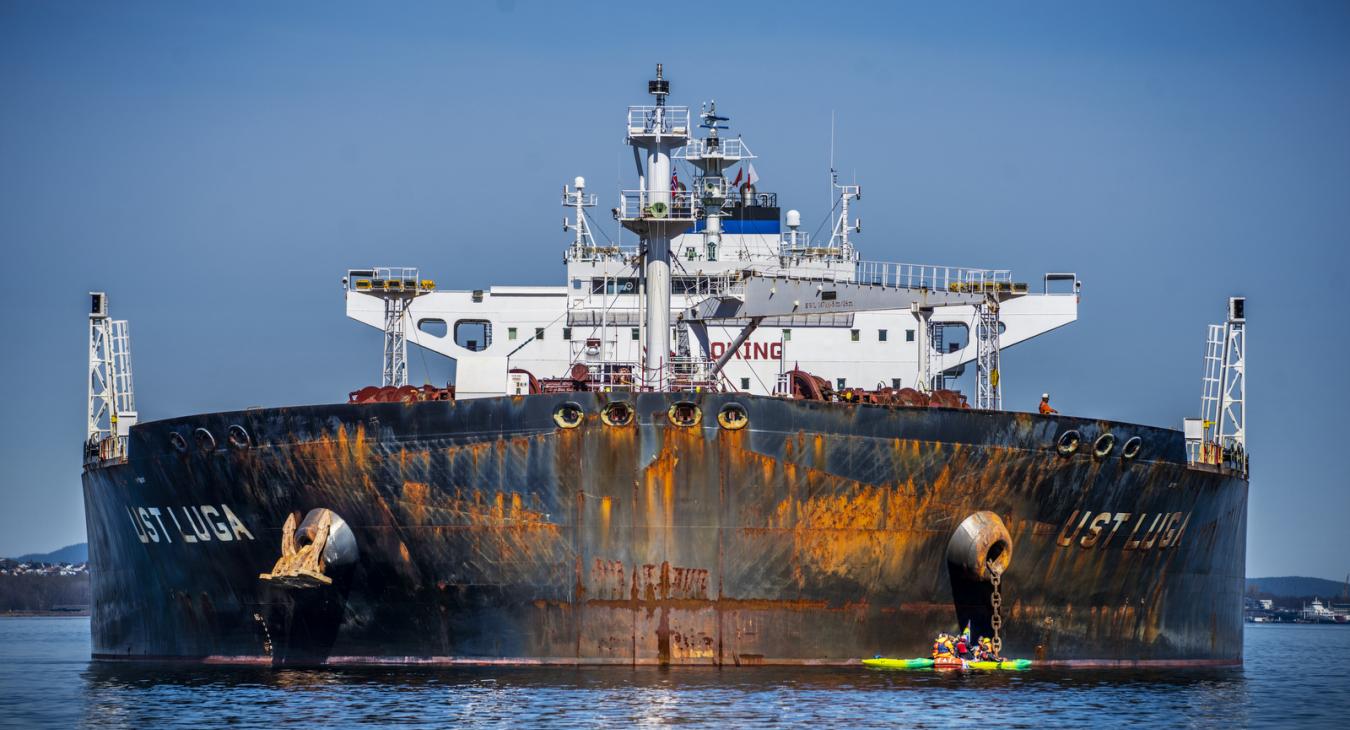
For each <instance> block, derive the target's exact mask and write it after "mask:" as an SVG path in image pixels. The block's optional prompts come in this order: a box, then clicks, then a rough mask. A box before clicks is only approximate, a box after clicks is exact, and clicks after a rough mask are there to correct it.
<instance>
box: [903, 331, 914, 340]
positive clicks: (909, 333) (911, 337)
mask: <svg viewBox="0 0 1350 730" xmlns="http://www.w3.org/2000/svg"><path fill="white" fill-rule="evenodd" d="M913 341H914V330H905V342H913Z"/></svg>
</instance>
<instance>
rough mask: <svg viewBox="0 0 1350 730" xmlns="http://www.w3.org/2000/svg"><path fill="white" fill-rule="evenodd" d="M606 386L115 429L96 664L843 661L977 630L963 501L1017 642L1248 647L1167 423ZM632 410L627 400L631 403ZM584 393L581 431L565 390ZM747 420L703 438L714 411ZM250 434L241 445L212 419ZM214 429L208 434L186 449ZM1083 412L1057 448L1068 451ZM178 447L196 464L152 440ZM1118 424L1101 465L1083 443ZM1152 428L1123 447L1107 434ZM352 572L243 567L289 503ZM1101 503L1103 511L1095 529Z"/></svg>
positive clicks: (1095, 655) (105, 503) (266, 542)
mask: <svg viewBox="0 0 1350 730" xmlns="http://www.w3.org/2000/svg"><path fill="white" fill-rule="evenodd" d="M605 397H606V396H605V394H597V393H574V394H567V395H541V396H525V397H514V398H507V397H503V398H489V399H482V400H472V401H461V402H457V403H456V402H427V403H415V404H406V405H405V404H365V405H347V404H342V405H327V406H312V407H298V408H284V409H264V410H250V411H241V412H232V413H218V414H207V415H202V416H192V417H186V418H179V419H173V420H167V421H160V422H155V423H147V424H142V425H139V426H137V427H135V428H134V429H133V430H132V435H131V441H130V449H129V453H130V460H129V462H128V463H126V464H121V465H114V466H105V467H102V468H92V469H88V470H87V471H86V473H85V477H84V491H85V507H86V514H87V519H88V529H89V547H90V560H91V562H92V567H93V588H94V609H93V620H92V631H93V646H94V653H95V655H96V656H97V657H100V658H131V659H147V658H155V659H163V658H174V659H185V660H192V661H222V662H227V661H236V662H267V663H343V662H459V661H466V662H495V661H505V662H519V663H534V662H549V663H583V664H584V663H623V664H629V663H671V664H724V665H732V664H756V663H834V662H837V663H844V662H850V661H855V660H856V659H858V658H860V657H870V656H872V655H874V654H884V655H893V656H918V655H924V654H926V653H927V652H928V649H929V646H930V644H931V641H932V637H933V635H934V634H935V633H936V632H938V631H940V630H951V629H953V628H955V627H956V626H957V625H958V622H959V623H965V622H966V621H970V622H972V624H973V625H974V626H975V628H976V631H977V632H980V631H981V630H982V629H983V630H984V632H987V631H988V626H989V623H990V608H989V602H988V597H989V591H988V588H987V586H985V585H984V584H982V583H978V582H974V581H971V580H970V579H968V578H967V577H965V576H963V575H961V574H959V573H958V571H956V570H954V569H953V568H952V567H949V564H948V555H947V550H948V543H949V540H950V538H951V536H952V533H953V531H954V530H955V529H956V528H957V526H958V525H959V524H960V523H961V522H962V520H963V519H965V518H966V517H967V516H968V515H970V514H972V513H975V512H978V511H983V510H988V511H992V512H994V513H996V514H997V515H999V516H1000V517H1001V518H1002V520H1003V522H1004V523H1005V524H1006V525H1007V528H1008V530H1009V532H1010V533H1011V537H1012V543H1013V557H1012V561H1011V564H1010V566H1009V568H1008V570H1007V572H1006V574H1005V575H1004V577H1003V580H1002V597H1003V607H1002V610H1001V614H1002V618H1003V630H1002V635H1003V637H1004V641H1005V644H1004V647H1005V650H1004V653H1005V654H1007V655H1010V656H1019V657H1032V658H1041V659H1043V660H1046V661H1063V662H1083V663H1097V662H1107V663H1112V662H1119V663H1126V664H1137V663H1146V664H1147V663H1156V664H1174V663H1175V664H1211V663H1213V664H1222V663H1236V662H1240V661H1241V656H1242V654H1241V652H1242V610H1241V608H1242V606H1241V601H1242V592H1243V589H1244V578H1243V576H1244V568H1245V550H1246V505H1247V483H1246V481H1245V480H1244V479H1242V478H1240V477H1238V476H1235V475H1232V474H1228V473H1224V472H1220V471H1218V470H1214V469H1195V468H1188V467H1187V466H1186V460H1185V458H1184V453H1183V443H1182V439H1181V435H1180V434H1179V433H1177V432H1175V431H1170V430H1164V429H1156V428H1150V427H1143V426H1133V425H1128V424H1120V423H1110V422H1102V421H1087V420H1080V419H1072V418H1064V417H1049V418H1046V417H1040V416H1034V415H1029V414H1015V413H1005V412H982V411H974V410H952V409H937V408H903V407H881V406H867V405H861V406H859V405H847V404H839V403H817V402H806V401H791V400H782V399H774V398H764V397H754V396H742V395H731V394H708V395H702V396H698V397H697V398H696V399H695V400H696V401H697V402H698V403H699V404H700V405H701V406H702V410H703V414H704V416H703V420H702V423H701V424H700V425H699V426H698V427H695V428H681V427H678V426H675V425H672V424H671V422H670V421H669V420H668V418H667V408H668V407H669V405H670V404H671V403H672V402H673V401H676V400H679V399H681V398H682V397H684V396H679V395H676V394H643V395H640V396H633V397H632V398H633V400H632V402H633V403H634V404H635V405H636V410H637V413H638V418H637V423H636V424H634V425H630V426H627V427H614V426H609V425H606V424H604V423H602V422H601V420H600V419H599V418H598V417H597V414H598V412H599V410H600V408H601V405H602V404H603V403H604V402H605ZM624 397H629V396H624ZM564 401H575V402H576V403H579V404H580V405H581V406H582V409H583V410H584V411H585V413H586V414H587V415H586V418H585V420H584V422H583V423H582V424H581V425H580V426H579V427H576V428H572V429H564V428H559V427H558V426H557V425H556V424H555V421H554V410H555V408H556V407H557V406H558V405H559V404H560V403H562V402H564ZM733 401H734V402H737V403H740V404H742V405H744V407H745V409H746V411H747V413H748V416H749V426H748V427H747V428H745V429H743V430H727V429H724V428H721V427H720V426H719V425H718V423H717V420H716V418H715V417H714V416H715V414H716V413H717V412H718V409H719V408H721V406H722V405H723V404H725V403H727V402H733ZM231 425H239V426H242V427H243V428H244V429H245V430H246V431H247V433H248V437H249V441H250V445H249V446H248V447H247V448H238V447H236V446H232V445H231V444H230V443H229V442H228V439H227V438H226V437H225V436H226V434H227V433H228V429H229V427H230V426H231ZM197 428H205V429H206V430H207V431H209V432H210V433H212V434H213V435H214V437H215V439H216V440H217V441H218V442H219V443H218V444H217V445H216V446H215V447H214V448H209V444H208V448H203V447H200V446H199V445H198V443H197V442H196V440H195V439H194V438H193V433H194V429H197ZM1071 428H1072V429H1077V430H1078V431H1079V432H1081V434H1082V435H1083V437H1084V444H1085V446H1084V447H1083V448H1080V449H1079V451H1078V453H1075V454H1073V455H1071V456H1067V457H1066V456H1063V455H1061V454H1059V453H1057V452H1056V449H1055V441H1056V438H1057V437H1058V436H1059V434H1060V433H1061V432H1063V431H1064V430H1066V429H1071ZM173 432H179V433H181V434H182V435H183V436H185V441H186V443H187V449H186V450H185V451H183V452H180V451H179V450H177V449H175V447H174V446H172V445H171V443H170V434H171V433H173ZM1105 432H1110V433H1112V434H1114V435H1115V436H1116V447H1115V449H1114V451H1113V453H1111V454H1109V455H1107V456H1105V457H1102V458H1097V457H1095V456H1094V455H1093V454H1092V449H1091V447H1090V444H1092V442H1093V439H1095V437H1096V436H1097V434H1099V433H1105ZM1135 435H1138V436H1140V437H1142V440H1143V449H1142V451H1141V453H1140V455H1139V456H1138V457H1137V458H1134V459H1125V458H1123V457H1122V456H1121V455H1120V452H1121V447H1120V444H1122V443H1124V441H1125V440H1126V439H1128V438H1130V437H1132V436H1135ZM317 507H326V508H329V509H331V510H333V511H334V512H336V513H337V514H339V515H341V516H342V517H343V518H344V519H345V520H346V522H347V523H348V524H349V525H350V526H351V528H352V530H353V532H354V534H355V536H356V538H357V543H358V545H359V550H360V555H359V559H358V560H357V561H356V563H355V564H354V565H352V566H349V567H347V568H342V569H336V570H334V571H333V573H332V576H331V577H332V579H333V584H332V585H331V586H326V587H321V588H311V589H296V588H291V589H287V588H280V587H277V586H274V585H272V584H269V583H267V582H265V581H262V580H260V579H259V574H260V573H265V572H268V571H269V570H270V569H271V568H272V566H273V564H274V563H275V562H276V560H277V558H278V556H279V549H280V543H281V527H282V524H283V523H284V521H285V519H286V516H287V515H288V514H289V513H291V512H292V511H295V510H299V511H301V512H304V511H307V510H310V509H312V508H317ZM1103 516H1106V521H1105V522H1103V520H1102V517H1103Z"/></svg>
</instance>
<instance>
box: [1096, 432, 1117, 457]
mask: <svg viewBox="0 0 1350 730" xmlns="http://www.w3.org/2000/svg"><path fill="white" fill-rule="evenodd" d="M1114 448H1116V437H1115V436H1112V435H1111V434H1109V433H1104V434H1102V435H1100V436H1098V437H1097V440H1096V441H1093V442H1092V455H1093V456H1095V457H1097V458H1098V459H1105V458H1106V457H1107V456H1110V455H1111V450H1112V449H1114Z"/></svg>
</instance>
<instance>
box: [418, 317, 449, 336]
mask: <svg viewBox="0 0 1350 730" xmlns="http://www.w3.org/2000/svg"><path fill="white" fill-rule="evenodd" d="M417 329H419V330H422V331H423V332H425V333H427V334H429V335H431V336H432V337H445V333H446V332H449V331H450V325H448V324H446V323H445V320H443V319H419V320H418V321H417Z"/></svg>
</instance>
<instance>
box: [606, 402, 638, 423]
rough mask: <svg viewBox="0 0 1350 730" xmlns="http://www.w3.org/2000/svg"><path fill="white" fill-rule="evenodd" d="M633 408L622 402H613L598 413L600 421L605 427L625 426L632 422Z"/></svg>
mask: <svg viewBox="0 0 1350 730" xmlns="http://www.w3.org/2000/svg"><path fill="white" fill-rule="evenodd" d="M633 415H634V414H633V407H632V406H630V405H628V403H626V402H624V401H615V402H614V403H610V404H608V405H606V406H605V407H604V409H603V410H601V411H600V420H601V421H604V422H605V425H606V426H617V427H622V426H627V425H628V424H630V423H632V422H633Z"/></svg>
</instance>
